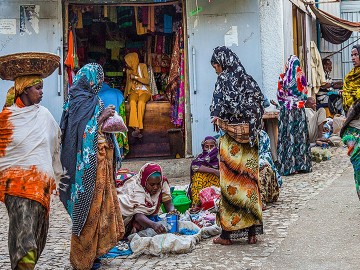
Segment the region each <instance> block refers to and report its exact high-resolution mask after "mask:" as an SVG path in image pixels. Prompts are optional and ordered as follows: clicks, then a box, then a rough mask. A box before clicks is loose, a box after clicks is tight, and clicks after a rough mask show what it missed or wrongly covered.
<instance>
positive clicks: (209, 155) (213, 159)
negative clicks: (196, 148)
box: [190, 136, 219, 178]
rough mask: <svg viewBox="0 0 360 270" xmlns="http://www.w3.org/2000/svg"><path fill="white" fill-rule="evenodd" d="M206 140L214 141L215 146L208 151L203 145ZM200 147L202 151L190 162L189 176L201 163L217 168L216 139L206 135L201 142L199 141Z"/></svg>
mask: <svg viewBox="0 0 360 270" xmlns="http://www.w3.org/2000/svg"><path fill="white" fill-rule="evenodd" d="M206 141H213V142H214V143H215V145H216V146H215V147H214V148H213V149H211V150H210V152H208V151H207V150H205V148H204V145H205V142H206ZM201 148H202V153H200V154H199V155H197V156H196V158H195V159H194V160H193V161H192V162H191V167H190V176H191V178H192V177H193V175H194V173H195V172H196V171H197V170H198V169H199V168H200V167H201V165H203V166H206V167H209V168H213V169H219V159H218V157H217V156H218V152H219V150H218V148H217V143H216V139H215V138H214V137H212V136H207V137H206V138H205V139H204V140H203V141H202V142H201Z"/></svg>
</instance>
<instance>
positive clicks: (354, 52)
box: [351, 48, 360, 67]
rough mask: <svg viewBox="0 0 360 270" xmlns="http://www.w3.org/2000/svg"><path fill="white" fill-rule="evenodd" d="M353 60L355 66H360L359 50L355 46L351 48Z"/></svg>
mask: <svg viewBox="0 0 360 270" xmlns="http://www.w3.org/2000/svg"><path fill="white" fill-rule="evenodd" d="M351 61H352V62H353V65H354V67H360V58H359V52H358V50H357V49H355V48H354V49H352V50H351Z"/></svg>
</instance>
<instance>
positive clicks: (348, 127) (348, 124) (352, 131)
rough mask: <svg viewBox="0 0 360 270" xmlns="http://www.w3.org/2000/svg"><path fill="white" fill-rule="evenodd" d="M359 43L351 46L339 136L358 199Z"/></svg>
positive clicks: (359, 141)
mask: <svg viewBox="0 0 360 270" xmlns="http://www.w3.org/2000/svg"><path fill="white" fill-rule="evenodd" d="M359 54H360V45H355V46H353V48H352V50H351V60H352V62H353V65H354V68H353V69H352V70H351V71H350V72H349V73H348V74H347V75H346V76H345V80H344V88H343V93H342V98H343V108H344V110H345V111H346V112H347V117H346V121H345V123H344V125H343V127H342V129H341V132H340V136H341V137H342V139H343V142H344V143H345V144H346V145H347V146H348V155H349V156H350V161H351V163H352V164H353V167H354V178H355V185H356V192H357V194H358V196H359V199H360V57H359Z"/></svg>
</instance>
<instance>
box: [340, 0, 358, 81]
mask: <svg viewBox="0 0 360 270" xmlns="http://www.w3.org/2000/svg"><path fill="white" fill-rule="evenodd" d="M341 18H342V19H344V20H347V21H350V22H359V21H360V1H351V2H341ZM350 43H352V44H350ZM349 44H350V46H349ZM356 44H360V33H359V32H353V33H352V35H351V37H350V38H349V39H348V40H347V41H345V42H343V43H342V44H341V47H342V48H343V51H342V73H343V74H342V75H343V76H342V78H344V77H345V75H346V74H348V73H349V71H350V70H351V69H352V68H353V67H354V66H353V63H352V61H351V49H352V46H353V45H356Z"/></svg>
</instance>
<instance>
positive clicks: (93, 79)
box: [73, 63, 104, 94]
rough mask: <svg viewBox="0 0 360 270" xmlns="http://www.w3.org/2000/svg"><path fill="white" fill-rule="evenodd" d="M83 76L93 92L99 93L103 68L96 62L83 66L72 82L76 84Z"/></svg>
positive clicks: (102, 79) (102, 80) (102, 78)
mask: <svg viewBox="0 0 360 270" xmlns="http://www.w3.org/2000/svg"><path fill="white" fill-rule="evenodd" d="M83 76H85V77H86V79H87V81H88V82H89V84H90V87H91V89H92V92H93V93H94V94H97V93H99V91H100V89H101V86H102V84H103V82H104V70H103V68H102V66H101V65H99V64H97V63H90V64H87V65H85V66H83V67H82V68H81V69H80V70H79V71H78V72H77V73H76V75H75V77H74V80H73V83H74V84H76V83H77V82H78V81H79V80H80V79H81V78H82V77H83Z"/></svg>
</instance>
